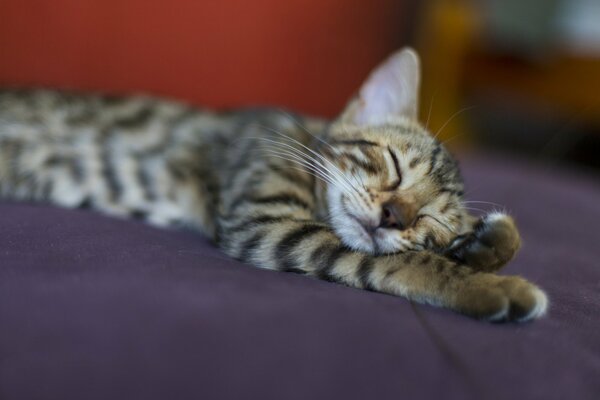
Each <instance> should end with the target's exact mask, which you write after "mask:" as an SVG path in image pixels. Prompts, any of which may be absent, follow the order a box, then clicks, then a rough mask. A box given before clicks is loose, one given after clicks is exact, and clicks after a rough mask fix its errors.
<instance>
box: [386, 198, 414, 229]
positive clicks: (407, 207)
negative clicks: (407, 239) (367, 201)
mask: <svg viewBox="0 0 600 400" xmlns="http://www.w3.org/2000/svg"><path fill="white" fill-rule="evenodd" d="M419 208H420V207H419V206H418V204H417V201H416V199H414V198H412V197H411V196H405V197H403V198H392V199H390V200H388V201H386V202H385V203H383V204H382V205H381V222H380V224H379V226H381V227H382V228H396V229H406V228H408V227H409V226H411V225H412V224H413V222H414V220H415V218H416V217H417V213H418V211H419Z"/></svg>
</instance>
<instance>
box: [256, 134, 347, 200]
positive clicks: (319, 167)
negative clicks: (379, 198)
mask: <svg viewBox="0 0 600 400" xmlns="http://www.w3.org/2000/svg"><path fill="white" fill-rule="evenodd" d="M257 139H260V140H264V141H266V142H268V143H270V144H269V145H265V146H264V148H265V149H269V150H270V151H271V152H274V153H275V154H278V155H279V156H280V158H282V159H284V160H288V158H286V157H285V156H288V157H292V156H293V158H294V160H295V162H297V163H299V164H301V165H303V166H304V167H306V168H310V169H311V170H312V171H315V172H318V173H320V174H322V175H323V176H324V177H327V178H328V179H329V180H328V182H329V183H332V184H334V185H335V186H337V187H343V188H344V189H345V190H344V191H348V192H351V191H352V190H353V188H352V187H350V186H348V185H347V184H346V183H345V182H344V181H341V180H340V179H339V178H338V177H337V176H336V174H335V173H333V172H332V171H330V170H329V169H328V168H327V167H326V166H325V165H323V164H322V163H321V162H319V160H316V159H314V158H313V157H311V156H310V155H309V154H306V153H304V152H302V151H301V150H299V149H297V148H295V147H293V146H290V145H288V144H286V143H280V142H277V141H273V140H271V139H267V138H257ZM281 156H283V157H281Z"/></svg>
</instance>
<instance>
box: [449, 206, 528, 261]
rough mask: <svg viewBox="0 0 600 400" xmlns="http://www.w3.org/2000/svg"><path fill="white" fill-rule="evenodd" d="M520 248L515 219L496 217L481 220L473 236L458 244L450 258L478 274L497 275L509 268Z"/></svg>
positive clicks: (501, 214) (468, 236)
mask: <svg viewBox="0 0 600 400" xmlns="http://www.w3.org/2000/svg"><path fill="white" fill-rule="evenodd" d="M520 247H521V237H520V236H519V231H518V230H517V227H516V225H515V222H514V221H513V219H512V218H511V217H510V216H508V215H506V214H503V213H492V214H488V215H486V216H484V217H483V218H481V219H480V220H479V221H478V223H477V224H475V226H474V227H473V231H472V232H471V233H469V234H467V235H464V236H462V237H460V238H458V239H457V240H455V241H454V242H453V243H452V245H451V246H450V247H449V249H448V250H447V251H446V254H447V255H448V256H449V257H451V258H454V259H456V260H459V261H461V262H462V263H464V264H467V265H469V266H470V267H472V268H475V269H477V270H481V271H486V272H493V271H497V270H498V269H500V268H502V267H503V266H504V265H506V263H508V262H509V261H510V260H511V259H512V258H513V257H514V256H515V254H516V253H517V251H518V250H519V248H520Z"/></svg>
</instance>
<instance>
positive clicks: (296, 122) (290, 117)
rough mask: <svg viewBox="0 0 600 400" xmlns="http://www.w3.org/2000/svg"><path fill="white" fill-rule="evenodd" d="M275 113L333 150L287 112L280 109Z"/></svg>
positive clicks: (331, 147)
mask: <svg viewBox="0 0 600 400" xmlns="http://www.w3.org/2000/svg"><path fill="white" fill-rule="evenodd" d="M277 111H279V112H280V113H282V114H283V115H285V116H286V117H288V118H289V119H291V120H292V121H293V122H294V123H295V124H296V125H298V127H299V128H300V129H302V130H303V131H304V132H306V133H308V134H309V135H310V136H312V137H313V138H315V139H317V140H318V141H320V142H321V143H323V144H325V145H326V146H328V147H329V148H330V149H332V150H333V146H332V145H331V144H329V142H327V141H326V140H325V139H323V138H322V137H320V136H318V135H315V134H314V133H312V132H311V131H309V130H308V128H306V126H304V125H302V124H301V123H300V121H298V119H297V118H294V116H293V115H292V114H290V113H289V112H287V111H286V110H284V109H282V108H278V109H277Z"/></svg>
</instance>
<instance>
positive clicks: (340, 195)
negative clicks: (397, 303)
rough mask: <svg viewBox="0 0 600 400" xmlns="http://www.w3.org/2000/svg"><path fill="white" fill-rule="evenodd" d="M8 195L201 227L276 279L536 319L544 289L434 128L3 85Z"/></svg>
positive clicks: (514, 237) (506, 225)
mask: <svg viewBox="0 0 600 400" xmlns="http://www.w3.org/2000/svg"><path fill="white" fill-rule="evenodd" d="M0 193H1V195H2V196H3V197H4V198H10V199H20V200H32V201H44V202H50V203H53V204H56V205H60V206H63V207H71V208H91V209H94V210H98V211H101V212H103V213H106V214H108V215H113V216H116V217H125V218H138V219H142V220H144V221H147V222H148V223H151V224H154V225H157V226H181V225H185V226H190V227H193V228H195V229H198V230H201V231H202V232H204V233H205V234H206V235H207V236H208V237H210V238H211V239H213V240H214V241H215V243H217V244H218V245H219V246H220V247H221V248H222V249H223V251H225V252H226V253H227V254H229V255H230V256H232V257H234V258H237V259H239V260H242V261H244V262H247V263H249V264H252V265H255V266H257V267H260V268H266V269H271V270H279V271H287V272H294V273H299V274H303V275H308V276H312V277H316V278H319V279H323V280H328V281H333V282H337V283H342V284H345V285H348V286H351V287H356V288H361V289H367V290H374V291H379V292H384V293H390V294H394V295H398V296H403V297H406V298H408V299H411V300H414V301H418V302H422V303H428V304H432V305H436V306H443V307H447V308H451V309H453V310H456V311H459V312H462V313H465V314H467V315H471V316H474V317H477V318H483V319H488V320H528V319H532V318H536V317H539V316H540V315H542V314H543V313H544V311H545V309H546V297H545V295H544V293H543V292H542V291H541V290H540V289H538V288H537V287H536V286H534V285H532V284H531V283H529V282H527V281H525V280H523V279H522V278H519V277H514V276H499V275H495V274H493V272H495V271H496V270H498V269H499V268H501V267H502V266H503V265H504V264H506V262H508V261H509V260H510V259H511V258H512V257H513V255H514V254H515V252H516V251H517V250H518V247H519V243H520V240H519V236H518V232H517V230H516V228H515V225H514V223H513V221H512V219H511V218H510V217H508V216H506V215H503V214H492V215H490V216H487V217H484V218H483V219H477V218H474V217H472V216H470V215H469V214H468V213H467V212H466V210H465V208H464V206H463V200H462V195H463V183H462V179H461V177H460V173H459V170H458V166H457V164H456V162H455V161H454V159H453V158H452V157H451V156H450V154H449V153H448V152H447V151H446V150H445V149H444V147H443V146H442V145H441V144H440V143H439V142H438V141H437V140H435V139H434V138H433V137H431V136H430V135H428V134H427V132H426V131H425V130H424V129H423V127H422V126H420V125H419V124H418V123H416V122H414V121H413V120H410V119H407V118H401V117H398V118H392V119H389V120H387V122H385V123H381V124H377V125H375V126H370V127H368V128H365V127H363V126H357V125H354V124H352V123H348V122H347V121H345V120H344V119H340V120H338V121H335V122H334V123H328V122H326V121H322V120H318V119H313V118H306V117H303V116H300V115H291V114H289V113H286V112H283V111H278V110H272V109H262V110H242V111H235V112H225V113H223V112H221V113H217V112H212V111H205V110H197V109H194V108H191V107H189V106H186V105H182V104H178V103H174V102H170V101H165V100H159V99H155V98H149V97H126V98H116V97H107V96H100V95H81V94H75V93H67V92H57V91H45V90H5V91H0Z"/></svg>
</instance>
